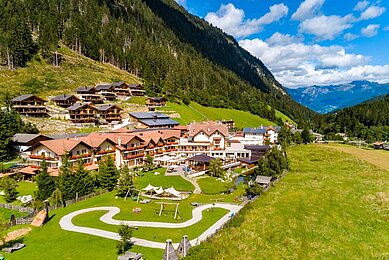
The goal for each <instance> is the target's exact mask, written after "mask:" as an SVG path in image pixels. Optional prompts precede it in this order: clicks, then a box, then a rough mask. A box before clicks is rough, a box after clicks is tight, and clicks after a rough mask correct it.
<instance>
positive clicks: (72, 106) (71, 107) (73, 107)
mask: <svg viewBox="0 0 389 260" xmlns="http://www.w3.org/2000/svg"><path fill="white" fill-rule="evenodd" d="M86 106H88V107H91V108H94V109H96V108H95V107H94V106H92V105H91V103H75V104H73V105H71V106H70V107H68V108H67V110H72V111H73V110H78V109H80V108H84V107H86Z"/></svg>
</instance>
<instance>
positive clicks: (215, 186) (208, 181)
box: [197, 176, 227, 194]
mask: <svg viewBox="0 0 389 260" xmlns="http://www.w3.org/2000/svg"><path fill="white" fill-rule="evenodd" d="M197 183H198V184H199V185H200V188H201V192H202V193H205V194H220V193H222V192H225V191H226V187H227V186H226V183H224V182H221V181H218V180H217V179H216V178H215V177H208V176H207V177H205V178H199V179H198V180H197Z"/></svg>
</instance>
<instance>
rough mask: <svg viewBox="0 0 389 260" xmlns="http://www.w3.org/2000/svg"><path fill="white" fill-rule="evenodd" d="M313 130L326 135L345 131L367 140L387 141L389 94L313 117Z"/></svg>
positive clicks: (388, 139)
mask: <svg viewBox="0 0 389 260" xmlns="http://www.w3.org/2000/svg"><path fill="white" fill-rule="evenodd" d="M314 121H315V130H317V131H319V132H322V133H324V134H326V135H329V134H332V133H339V132H346V133H347V134H348V135H349V136H350V137H356V138H360V139H363V140H367V141H370V142H372V141H376V140H380V141H389V95H386V96H383V97H380V98H377V99H373V100H370V101H367V102H364V103H362V104H360V105H357V106H354V107H349V108H345V109H342V110H339V111H336V112H333V113H330V114H327V115H320V116H317V118H315V120H314Z"/></svg>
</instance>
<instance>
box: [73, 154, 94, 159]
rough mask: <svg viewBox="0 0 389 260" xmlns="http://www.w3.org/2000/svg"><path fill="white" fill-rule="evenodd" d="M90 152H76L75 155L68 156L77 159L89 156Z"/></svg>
mask: <svg viewBox="0 0 389 260" xmlns="http://www.w3.org/2000/svg"><path fill="white" fill-rule="evenodd" d="M91 156H92V154H91V153H85V154H76V155H73V156H71V157H70V159H71V160H75V159H79V158H87V157H91Z"/></svg>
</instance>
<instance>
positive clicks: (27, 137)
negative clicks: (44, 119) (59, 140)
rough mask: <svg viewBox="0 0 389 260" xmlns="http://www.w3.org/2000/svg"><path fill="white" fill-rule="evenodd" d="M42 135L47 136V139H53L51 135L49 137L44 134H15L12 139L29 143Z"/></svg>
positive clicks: (16, 141)
mask: <svg viewBox="0 0 389 260" xmlns="http://www.w3.org/2000/svg"><path fill="white" fill-rule="evenodd" d="M41 136H42V137H44V138H47V139H51V138H50V137H47V136H44V135H41V134H15V135H14V136H13V137H12V141H13V142H15V143H29V142H31V141H33V140H34V139H36V138H38V137H41Z"/></svg>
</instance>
